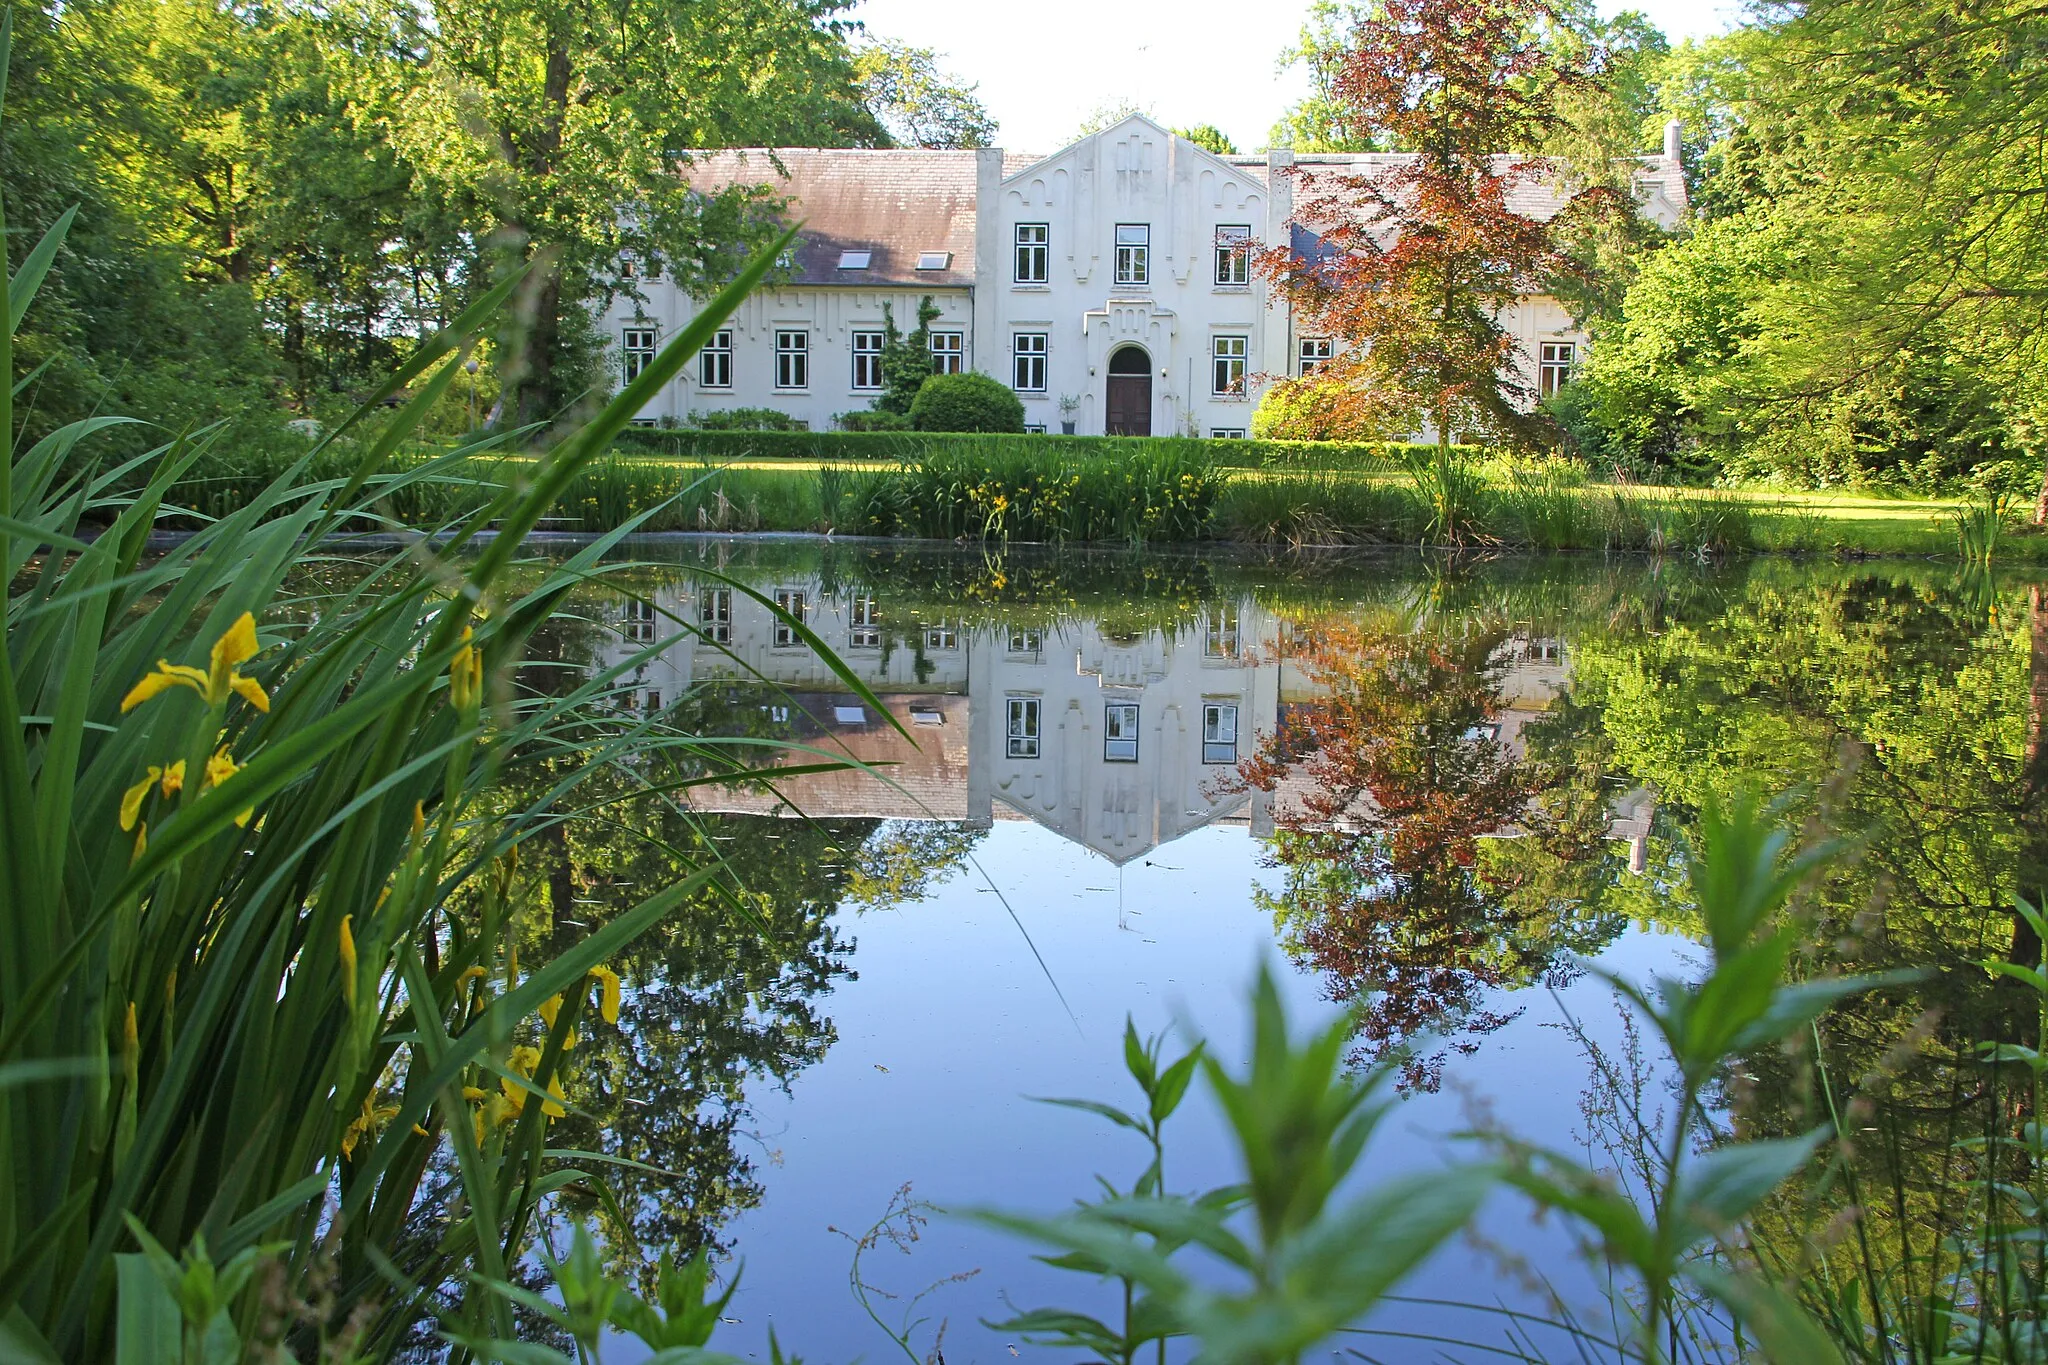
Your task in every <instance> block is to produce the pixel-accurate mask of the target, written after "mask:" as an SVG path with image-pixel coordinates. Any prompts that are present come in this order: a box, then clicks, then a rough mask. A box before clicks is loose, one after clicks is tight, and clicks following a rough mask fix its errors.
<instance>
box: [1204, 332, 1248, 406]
mask: <svg viewBox="0 0 2048 1365" xmlns="http://www.w3.org/2000/svg"><path fill="white" fill-rule="evenodd" d="M1211 347H1212V349H1213V351H1214V354H1215V357H1216V369H1215V374H1214V375H1213V376H1212V378H1211V380H1210V392H1212V393H1218V394H1227V395H1230V396H1232V397H1239V398H1241V397H1243V396H1244V366H1245V357H1246V355H1247V353H1248V352H1249V351H1250V349H1251V338H1249V337H1217V338H1216V339H1215V341H1214V342H1212V343H1211Z"/></svg>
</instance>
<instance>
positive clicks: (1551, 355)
mask: <svg viewBox="0 0 2048 1365" xmlns="http://www.w3.org/2000/svg"><path fill="white" fill-rule="evenodd" d="M1537 356H1538V357H1539V359H1538V364H1537V369H1536V394H1537V396H1538V397H1539V398H1552V397H1555V396H1556V394H1557V391H1558V390H1559V389H1561V388H1563V387H1564V386H1565V385H1567V384H1569V383H1571V381H1572V369H1573V367H1574V366H1576V365H1577V364H1578V363H1579V347H1578V343H1577V342H1574V341H1546V342H1543V343H1541V344H1540V345H1539V346H1538V348H1537Z"/></svg>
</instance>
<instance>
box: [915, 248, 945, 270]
mask: <svg viewBox="0 0 2048 1365" xmlns="http://www.w3.org/2000/svg"><path fill="white" fill-rule="evenodd" d="M917 268H918V269H919V270H951V269H952V268H953V253H952V252H950V251H920V252H918V253H917Z"/></svg>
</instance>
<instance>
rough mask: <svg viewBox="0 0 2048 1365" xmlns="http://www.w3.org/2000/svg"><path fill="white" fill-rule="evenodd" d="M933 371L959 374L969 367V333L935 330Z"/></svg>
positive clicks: (932, 335) (933, 337) (933, 336)
mask: <svg viewBox="0 0 2048 1365" xmlns="http://www.w3.org/2000/svg"><path fill="white" fill-rule="evenodd" d="M931 337H932V373H933V374H958V373H960V371H962V370H964V369H966V368H967V334H966V333H964V332H933V333H932V334H931Z"/></svg>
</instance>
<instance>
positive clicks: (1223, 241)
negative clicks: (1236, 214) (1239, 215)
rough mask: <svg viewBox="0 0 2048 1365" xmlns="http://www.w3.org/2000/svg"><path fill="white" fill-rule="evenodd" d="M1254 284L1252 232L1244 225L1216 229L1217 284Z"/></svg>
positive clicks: (1224, 226) (1231, 224) (1228, 225)
mask: <svg viewBox="0 0 2048 1365" xmlns="http://www.w3.org/2000/svg"><path fill="white" fill-rule="evenodd" d="M1251 282H1252V230H1251V228H1250V227H1249V226H1248V225H1246V224H1243V223H1226V224H1224V225H1223V226H1222V227H1219V228H1217V229H1216V283H1218V284H1250V283H1251Z"/></svg>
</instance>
